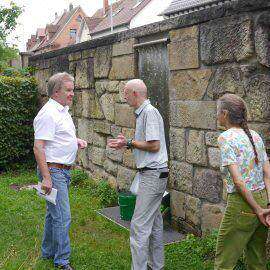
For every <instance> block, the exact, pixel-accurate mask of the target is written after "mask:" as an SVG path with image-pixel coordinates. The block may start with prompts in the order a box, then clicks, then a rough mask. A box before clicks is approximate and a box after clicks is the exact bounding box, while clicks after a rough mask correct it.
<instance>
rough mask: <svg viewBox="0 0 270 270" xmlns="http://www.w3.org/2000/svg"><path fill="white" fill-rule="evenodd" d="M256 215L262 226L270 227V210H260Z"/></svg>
mask: <svg viewBox="0 0 270 270" xmlns="http://www.w3.org/2000/svg"><path fill="white" fill-rule="evenodd" d="M256 215H257V217H258V219H259V220H260V222H261V223H262V224H264V225H265V226H266V227H269V226H270V217H269V215H270V209H263V208H260V209H258V210H257V211H256Z"/></svg>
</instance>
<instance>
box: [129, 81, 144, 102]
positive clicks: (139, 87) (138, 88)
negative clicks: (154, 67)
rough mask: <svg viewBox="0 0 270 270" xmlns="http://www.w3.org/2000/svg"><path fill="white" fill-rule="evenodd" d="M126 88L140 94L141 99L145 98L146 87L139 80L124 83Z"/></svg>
mask: <svg viewBox="0 0 270 270" xmlns="http://www.w3.org/2000/svg"><path fill="white" fill-rule="evenodd" d="M126 88H127V89H128V90H132V91H134V92H136V93H138V94H140V96H142V97H145V98H146V97H147V87H146V85H145V83H144V82H143V81H142V80H140V79H134V80H130V81H128V82H127V83H126Z"/></svg>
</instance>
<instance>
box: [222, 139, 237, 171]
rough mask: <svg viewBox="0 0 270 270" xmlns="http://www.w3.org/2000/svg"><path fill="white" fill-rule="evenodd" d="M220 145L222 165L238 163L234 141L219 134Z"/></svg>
mask: <svg viewBox="0 0 270 270" xmlns="http://www.w3.org/2000/svg"><path fill="white" fill-rule="evenodd" d="M218 145H219V149H220V157H221V166H222V167H225V166H228V165H231V164H236V163H237V158H236V154H235V151H234V149H233V146H232V142H231V141H229V140H226V138H224V137H223V136H219V138H218Z"/></svg>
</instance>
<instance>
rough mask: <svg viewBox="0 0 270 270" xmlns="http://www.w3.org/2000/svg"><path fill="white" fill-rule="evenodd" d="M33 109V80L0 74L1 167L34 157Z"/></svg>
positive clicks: (34, 100) (34, 98)
mask: <svg viewBox="0 0 270 270" xmlns="http://www.w3.org/2000/svg"><path fill="white" fill-rule="evenodd" d="M36 112H37V83H36V80H35V79H34V78H32V77H28V78H26V77H6V76H0V171H2V170H6V169H8V168H9V167H10V166H12V165H14V164H16V163H20V162H25V161H27V162H29V161H30V160H33V151H32V148H33V140H34V138H33V119H34V117H35V115H36Z"/></svg>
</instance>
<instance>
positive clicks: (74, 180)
mask: <svg viewBox="0 0 270 270" xmlns="http://www.w3.org/2000/svg"><path fill="white" fill-rule="evenodd" d="M86 181H89V177H88V174H87V173H86V172H84V171H83V170H79V169H74V170H72V171H71V184H72V185H73V186H75V187H78V186H79V187H81V186H84V185H85V184H86Z"/></svg>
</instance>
